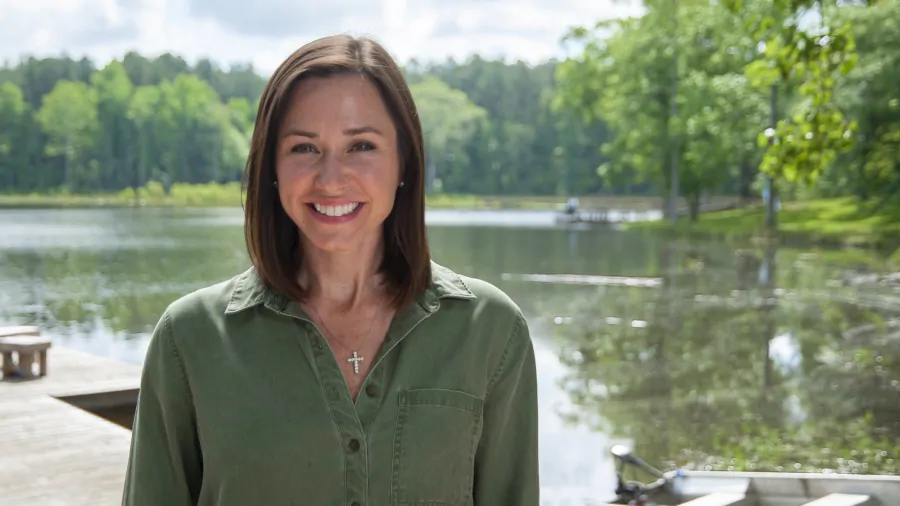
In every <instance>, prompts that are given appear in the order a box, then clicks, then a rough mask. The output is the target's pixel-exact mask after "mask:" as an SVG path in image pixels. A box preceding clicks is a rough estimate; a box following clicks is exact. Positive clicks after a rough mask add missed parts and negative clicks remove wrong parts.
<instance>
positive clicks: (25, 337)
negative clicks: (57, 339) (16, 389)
mask: <svg viewBox="0 0 900 506" xmlns="http://www.w3.org/2000/svg"><path fill="white" fill-rule="evenodd" d="M50 346H51V342H50V340H49V339H46V338H42V337H40V331H39V330H38V328H37V327H31V326H22V327H6V328H0V354H2V355H3V378H4V379H6V378H14V377H20V378H22V379H32V378H34V377H35V374H34V358H35V357H34V356H35V354H37V356H38V364H39V367H38V369H39V371H38V375H39V376H46V375H47V350H48V349H50ZM14 354H15V355H16V358H18V361H14V360H13V355H14Z"/></svg>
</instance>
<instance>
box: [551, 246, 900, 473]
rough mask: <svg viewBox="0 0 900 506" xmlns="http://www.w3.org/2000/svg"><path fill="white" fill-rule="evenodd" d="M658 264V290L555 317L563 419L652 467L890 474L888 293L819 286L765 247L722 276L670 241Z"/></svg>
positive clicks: (588, 303) (892, 416)
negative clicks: (565, 399) (622, 442)
mask: <svg viewBox="0 0 900 506" xmlns="http://www.w3.org/2000/svg"><path fill="white" fill-rule="evenodd" d="M692 257H694V258H692ZM661 259H662V263H663V264H664V265H665V266H666V267H665V268H664V269H663V270H662V275H663V277H664V278H665V280H666V283H665V285H664V286H663V287H662V288H629V287H603V288H600V289H597V290H594V291H593V293H589V292H587V291H583V292H582V293H580V294H579V297H576V298H572V299H570V300H569V301H568V302H567V304H566V305H565V306H564V307H557V308H555V310H556V311H557V312H562V313H564V314H565V315H566V316H567V317H566V318H559V319H557V320H556V321H557V322H559V324H557V325H555V326H554V332H553V335H554V339H555V342H556V344H557V350H558V354H559V356H560V357H561V360H562V362H563V363H564V364H565V365H566V366H567V368H568V372H567V373H566V374H565V376H564V379H563V388H564V389H565V390H566V391H567V392H568V395H569V397H570V398H571V400H572V405H573V409H572V411H570V412H568V413H565V414H564V415H565V416H566V417H567V418H568V419H570V420H571V421H573V422H574V423H583V424H585V425H587V426H590V427H592V428H595V429H596V430H599V431H602V432H604V433H606V434H609V435H611V436H612V437H621V438H627V439H629V440H632V441H634V444H635V447H636V450H637V452H638V453H639V454H641V455H643V456H644V458H645V460H648V459H649V460H650V461H651V462H658V463H660V464H661V465H663V466H666V467H675V466H685V467H691V468H706V469H742V470H779V471H780V470H788V471H816V470H819V469H828V470H834V471H839V472H854V473H876V472H880V473H891V474H893V473H896V472H897V471H898V468H900V466H898V461H897V458H898V456H900V444H898V441H900V331H898V329H897V327H898V325H897V324H896V322H897V318H898V316H900V308H898V305H897V304H896V300H897V297H896V291H895V290H891V289H885V287H884V286H883V285H881V284H879V285H876V286H866V289H865V290H860V289H859V288H860V287H852V288H851V287H847V286H845V287H830V288H829V289H828V290H822V286H823V284H824V283H825V281H826V279H824V278H823V274H824V272H823V271H825V269H820V268H815V267H814V266H812V265H810V262H809V260H808V257H807V258H803V257H799V256H797V255H796V254H793V253H790V252H786V253H784V254H779V252H778V251H777V250H776V249H775V248H774V247H773V246H769V247H765V248H763V249H762V250H760V251H743V250H742V251H737V252H736V253H735V255H734V262H733V269H732V270H731V272H728V271H727V270H725V269H721V270H719V272H716V271H715V270H714V271H713V272H709V271H708V268H706V267H697V266H693V267H691V266H692V265H694V263H695V262H697V261H698V260H697V259H696V255H695V254H691V253H690V252H689V253H688V254H681V255H679V254H677V252H674V251H673V248H672V247H671V245H669V246H668V247H664V248H663V249H662V250H661ZM676 263H680V265H681V268H679V265H678V264H676ZM692 271H693V272H692ZM822 292H826V293H827V296H825V297H823V296H822V295H823V293H822ZM611 317H614V318H615V319H614V320H610V318H611ZM635 321H642V322H647V324H646V325H638V326H635V325H633V324H632V325H629V324H628V322H635Z"/></svg>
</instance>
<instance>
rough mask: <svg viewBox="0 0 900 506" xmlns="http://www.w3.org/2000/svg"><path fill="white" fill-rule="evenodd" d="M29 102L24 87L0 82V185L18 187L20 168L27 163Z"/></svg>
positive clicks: (0, 186)
mask: <svg viewBox="0 0 900 506" xmlns="http://www.w3.org/2000/svg"><path fill="white" fill-rule="evenodd" d="M29 112H30V111H29V107H28V103H27V102H26V101H25V94H24V93H23V92H22V88H20V87H19V86H17V85H16V84H14V83H10V82H6V83H3V84H0V188H3V187H7V188H18V187H20V186H21V181H19V180H18V178H17V175H18V171H16V170H15V169H16V168H17V167H18V166H21V165H23V164H25V163H27V162H26V155H27V151H26V149H25V148H26V145H25V144H26V142H25V140H26V139H25V135H26V134H27V132H26V122H27V120H28V114H29Z"/></svg>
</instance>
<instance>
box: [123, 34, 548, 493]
mask: <svg viewBox="0 0 900 506" xmlns="http://www.w3.org/2000/svg"><path fill="white" fill-rule="evenodd" d="M422 146H423V140H422V130H421V125H420V122H419V117H418V113H417V111H416V106H415V104H414V103H413V99H412V96H411V95H410V92H409V89H408V88H407V85H406V83H405V82H404V79H403V77H402V74H401V72H400V70H399V68H398V67H397V65H396V64H395V62H394V61H393V60H392V59H391V57H390V56H389V55H388V53H387V52H386V51H385V50H384V48H382V47H381V46H380V45H378V44H377V43H376V42H374V41H371V40H369V39H355V38H351V37H347V36H335V37H329V38H325V39H321V40H317V41H314V42H312V43H310V44H308V45H306V46H304V47H302V48H300V49H299V50H298V51H296V52H295V53H294V54H292V55H291V56H290V57H288V58H287V59H286V60H285V62H284V63H283V64H282V65H281V66H280V67H279V68H278V70H277V71H276V72H275V73H274V75H273V76H272V77H271V79H270V81H269V83H268V85H267V87H266V89H265V91H264V92H263V97H262V100H261V102H260V109H259V111H258V114H257V118H256V125H255V128H254V137H253V143H252V146H251V150H250V155H249V158H248V160H247V170H246V180H247V204H246V214H245V224H244V232H245V238H246V242H247V248H248V250H249V254H250V260H251V263H252V265H251V266H249V268H248V269H247V270H246V271H245V272H243V273H241V274H239V275H237V276H235V277H234V278H232V279H229V280H225V281H223V282H221V283H218V284H216V285H213V286H209V287H207V288H204V289H201V290H198V291H196V292H193V293H190V294H187V295H185V296H183V297H181V298H180V299H178V300H176V301H174V302H172V303H171V304H170V305H169V307H168V308H167V309H166V311H165V312H164V314H163V315H162V317H161V318H160V321H159V324H158V325H157V327H156V329H155V331H154V333H153V336H152V337H151V340H150V344H149V347H148V351H147V355H146V358H145V362H144V372H143V378H142V383H141V393H140V397H139V401H138V408H137V412H136V415H135V422H134V428H133V440H132V451H131V457H130V460H129V464H128V471H127V479H126V484H125V491H124V501H123V504H124V506H144V505H147V506H149V505H154V506H156V505H160V504H165V505H171V506H195V505H203V506H214V505H215V506H231V505H235V506H237V505H241V506H243V505H246V504H266V505H270V504H271V505H282V504H283V505H288V504H308V505H335V506H337V505H350V506H362V505H430V506H438V505H443V506H448V505H454V506H455V505H460V506H484V505H492V506H493V505H504V506H536V505H537V504H538V503H539V495H540V494H539V478H538V455H537V425H538V421H537V381H536V372H535V357H534V349H533V346H532V343H531V339H530V333H529V329H528V325H527V323H526V322H525V319H524V317H523V315H522V313H521V311H520V310H519V307H518V306H517V305H516V304H515V303H514V302H513V301H512V300H511V299H510V298H509V297H508V296H507V295H506V294H504V293H503V292H501V291H500V290H499V289H497V288H496V287H494V286H493V285H491V284H489V283H487V282H485V281H482V280H479V279H475V278H472V277H468V276H464V275H462V274H457V273H455V272H453V271H451V270H449V269H447V268H445V267H443V266H441V265H438V264H437V263H435V262H433V261H432V260H431V257H430V252H429V249H428V243H427V240H426V233H425V219H424V215H425V207H424V194H425V190H424V180H423V179H424V178H423V174H424V152H423V147H422Z"/></svg>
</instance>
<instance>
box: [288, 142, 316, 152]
mask: <svg viewBox="0 0 900 506" xmlns="http://www.w3.org/2000/svg"><path fill="white" fill-rule="evenodd" d="M315 152H316V147H315V146H313V145H312V144H297V145H296V146H294V147H292V148H291V153H315Z"/></svg>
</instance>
